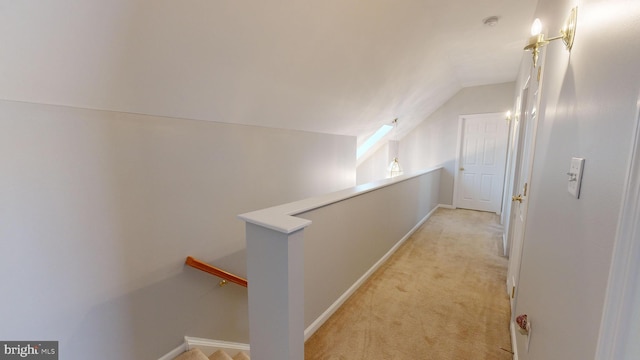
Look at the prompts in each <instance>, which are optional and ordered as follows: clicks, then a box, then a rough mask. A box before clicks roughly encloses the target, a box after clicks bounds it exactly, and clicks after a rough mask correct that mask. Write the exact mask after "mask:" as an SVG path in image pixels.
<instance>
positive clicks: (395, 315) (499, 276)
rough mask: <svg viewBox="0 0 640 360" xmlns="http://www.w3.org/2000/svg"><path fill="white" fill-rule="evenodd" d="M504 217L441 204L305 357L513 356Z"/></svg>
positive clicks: (438, 359)
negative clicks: (503, 251)
mask: <svg viewBox="0 0 640 360" xmlns="http://www.w3.org/2000/svg"><path fill="white" fill-rule="evenodd" d="M501 254H502V227H501V226H500V225H499V224H498V216H496V215H495V214H494V213H486V212H479V211H471V210H461V209H458V210H446V209H439V210H437V211H436V212H435V214H434V215H433V216H432V217H431V218H430V219H429V220H427V222H425V224H424V225H423V226H422V227H421V228H420V229H419V230H418V231H416V232H415V233H414V235H413V236H412V237H411V238H410V239H408V240H407V242H406V243H405V244H404V245H403V246H402V247H401V248H400V249H399V250H398V251H397V252H396V253H395V254H394V255H393V256H392V257H391V259H390V260H389V261H387V263H386V264H384V265H383V266H382V267H381V268H380V269H379V270H378V271H377V272H376V273H374V274H373V275H372V276H371V278H370V279H369V281H367V282H366V283H365V284H364V285H363V286H362V287H361V288H360V289H358V291H357V292H356V293H355V294H354V295H353V296H352V297H351V298H350V299H349V300H347V302H346V303H345V304H344V305H343V306H342V307H341V308H340V309H339V310H338V311H337V312H336V313H335V314H334V315H333V316H332V317H331V318H330V319H329V320H328V321H327V322H326V323H325V324H324V325H323V326H322V327H321V328H320V329H319V330H318V331H317V332H316V333H315V334H314V335H313V336H312V337H311V338H310V339H309V340H308V341H307V342H306V344H305V359H306V360H314V359H323V360H326V359H331V360H337V359H348V360H359V359H367V360H371V359H403V360H406V359H412V360H413V359H420V360H422V359H429V360H454V359H456V360H457V359H460V360H463V359H464V360H482V359H487V360H489V359H490V360H500V359H505V360H507V359H511V358H512V354H511V352H510V351H511V341H510V336H509V316H510V310H509V299H508V297H507V294H506V291H505V279H506V272H507V259H506V258H504V257H502V256H501Z"/></svg>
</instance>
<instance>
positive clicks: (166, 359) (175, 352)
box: [158, 343, 187, 360]
mask: <svg viewBox="0 0 640 360" xmlns="http://www.w3.org/2000/svg"><path fill="white" fill-rule="evenodd" d="M185 351H187V343H183V344H181V345H180V346H178V347H177V348H175V349H173V350H171V351H169V352H168V353H167V354H166V355H164V356H162V357H161V358H159V359H158V360H173V359H175V357H176V356H178V355H180V354H182V353H183V352H185Z"/></svg>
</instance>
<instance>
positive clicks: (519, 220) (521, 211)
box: [506, 69, 540, 321]
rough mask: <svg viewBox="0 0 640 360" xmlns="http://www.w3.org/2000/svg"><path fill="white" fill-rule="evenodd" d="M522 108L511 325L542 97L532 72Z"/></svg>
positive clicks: (512, 228)
mask: <svg viewBox="0 0 640 360" xmlns="http://www.w3.org/2000/svg"><path fill="white" fill-rule="evenodd" d="M521 97H522V106H521V109H520V116H519V119H518V118H516V121H518V122H519V123H518V124H516V126H517V129H518V135H517V136H516V139H517V141H518V144H517V147H516V149H517V154H516V156H515V158H516V164H515V172H514V177H513V193H512V198H513V202H512V204H511V214H509V218H510V221H509V226H508V228H507V229H506V231H507V234H508V235H507V236H508V242H509V244H510V248H511V251H510V253H509V269H508V272H507V289H509V293H510V303H511V313H512V321H513V314H514V308H515V305H516V304H515V302H516V294H517V291H518V280H519V277H520V262H521V259H522V249H523V247H524V240H525V239H524V229H525V224H526V219H527V209H528V203H529V202H528V199H529V195H530V193H531V188H530V183H531V168H532V167H533V154H534V151H533V150H534V147H535V143H534V141H535V132H536V125H537V110H536V108H537V106H538V103H539V97H540V83H539V79H538V71H536V70H535V69H532V74H531V76H530V77H529V81H527V84H526V85H525V87H524V88H523V89H522V95H521Z"/></svg>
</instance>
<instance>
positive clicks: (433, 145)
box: [372, 82, 515, 205]
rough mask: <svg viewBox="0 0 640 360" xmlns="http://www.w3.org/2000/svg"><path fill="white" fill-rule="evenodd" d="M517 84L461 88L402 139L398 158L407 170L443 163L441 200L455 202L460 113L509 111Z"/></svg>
mask: <svg viewBox="0 0 640 360" xmlns="http://www.w3.org/2000/svg"><path fill="white" fill-rule="evenodd" d="M514 86H515V83H513V82H509V83H504V84H497V85H486V86H475V87H469V88H464V89H462V90H460V91H459V92H458V93H457V94H456V95H454V96H453V97H452V98H451V99H449V100H448V101H447V102H446V103H445V104H444V105H442V107H440V108H439V109H438V110H436V111H435V112H434V113H433V114H432V115H430V116H429V117H428V118H426V119H425V120H424V121H423V122H422V123H421V124H420V125H419V126H418V127H417V128H415V129H414V130H413V131H412V132H411V133H410V134H408V135H407V136H405V137H404V138H402V139H401V140H400V153H399V159H400V164H402V167H403V170H404V171H405V173H411V172H414V171H419V170H422V169H428V168H431V167H434V166H443V167H444V169H443V172H442V182H441V184H440V203H441V204H448V205H451V204H453V180H454V175H455V172H454V167H455V159H456V144H457V138H458V116H460V115H464V114H481V113H493V112H505V113H506V111H507V110H509V109H511V107H512V101H513V89H514ZM375 156H378V153H377V154H376V155H375ZM372 161H375V160H372Z"/></svg>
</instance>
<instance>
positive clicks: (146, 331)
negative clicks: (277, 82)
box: [0, 101, 356, 360]
mask: <svg viewBox="0 0 640 360" xmlns="http://www.w3.org/2000/svg"><path fill="white" fill-rule="evenodd" d="M0 114H2V117H1V118H0V169H2V170H1V173H0V219H2V221H1V222H0V244H1V245H0V247H1V250H0V283H2V288H3V291H2V296H1V297H0V318H1V319H2V326H1V327H0V339H4V340H59V341H60V356H61V358H64V359H71V360H73V359H78V360H79V359H86V358H87V357H88V355H87V354H91V355H90V356H89V357H91V358H95V359H123V360H126V359H141V358H146V359H150V358H157V357H159V356H160V355H162V354H164V353H166V352H167V351H168V350H170V349H172V348H173V347H175V346H176V345H178V344H179V343H180V342H181V341H182V337H183V336H184V335H191V336H200V337H206V338H220V339H223V340H236V341H247V338H248V329H247V314H246V306H247V302H246V301H247V300H246V290H245V289H244V288H240V287H237V286H235V285H229V286H227V287H225V288H218V287H217V286H216V284H217V281H216V279H215V278H213V277H210V276H208V275H205V274H203V273H200V272H198V271H197V270H194V269H190V268H184V267H183V262H184V259H185V257H186V256H187V255H193V256H196V257H199V258H201V259H203V260H205V261H208V262H211V263H213V264H215V265H218V266H221V267H223V268H226V269H228V270H230V271H232V272H235V273H238V274H240V275H246V271H245V249H244V248H245V242H244V224H243V222H242V221H240V220H238V219H237V218H236V215H237V214H240V213H243V212H247V211H251V210H255V209H259V208H263V207H267V206H272V205H276V204H279V203H283V202H288V201H293V200H297V199H301V198H306V197H309V196H314V195H319V194H323V193H326V192H331V191H336V190H339V189H343V188H346V187H350V186H353V185H354V184H355V171H354V169H355V157H354V156H353V154H355V147H356V140H355V138H354V137H346V136H333V135H324V134H317V133H309V132H299V131H291V130H276V129H268V128H260V127H252V126H239V125H229V124H219V123H214V122H208V121H191V120H182V119H173V118H162V117H152V116H144V115H134V114H126V113H117V112H107V111H96V110H83V109H76V108H69V107H61V106H51V105H40V104H30V103H21V102H12V101H0Z"/></svg>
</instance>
